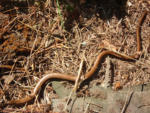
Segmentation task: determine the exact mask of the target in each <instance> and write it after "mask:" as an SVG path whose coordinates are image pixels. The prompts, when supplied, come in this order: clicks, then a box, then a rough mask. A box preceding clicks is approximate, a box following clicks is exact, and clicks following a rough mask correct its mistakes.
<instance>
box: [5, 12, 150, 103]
mask: <svg viewBox="0 0 150 113" xmlns="http://www.w3.org/2000/svg"><path fill="white" fill-rule="evenodd" d="M146 14H147V11H145V12H144V13H143V15H142V16H141V18H140V19H139V22H138V26H137V30H136V38H137V53H136V54H135V55H132V56H128V55H122V54H120V53H117V52H114V51H109V50H106V51H103V52H101V53H100V54H99V55H98V56H97V58H96V61H95V63H94V65H93V67H92V68H91V69H90V71H89V72H87V73H86V74H85V76H84V77H85V78H84V80H83V81H85V80H87V79H89V78H91V77H92V76H93V75H94V73H95V71H96V70H97V68H98V65H99V64H100V63H101V61H102V59H103V58H104V57H105V56H106V55H112V56H115V57H117V58H121V59H124V60H134V59H136V58H138V57H137V55H138V56H139V52H140V51H141V41H140V26H141V24H142V21H143V19H144V17H145V16H146ZM51 79H60V80H66V81H72V82H75V81H76V76H73V75H67V74H61V73H50V74H46V75H44V77H43V78H41V79H40V81H39V82H38V83H37V85H36V86H35V88H34V90H33V91H32V93H31V94H30V95H29V96H27V97H25V98H22V99H19V100H11V101H8V102H6V103H5V105H20V104H24V103H27V102H29V101H31V100H32V99H34V98H35V96H36V95H37V94H38V92H39V91H40V89H41V86H43V84H45V82H46V81H48V80H51Z"/></svg>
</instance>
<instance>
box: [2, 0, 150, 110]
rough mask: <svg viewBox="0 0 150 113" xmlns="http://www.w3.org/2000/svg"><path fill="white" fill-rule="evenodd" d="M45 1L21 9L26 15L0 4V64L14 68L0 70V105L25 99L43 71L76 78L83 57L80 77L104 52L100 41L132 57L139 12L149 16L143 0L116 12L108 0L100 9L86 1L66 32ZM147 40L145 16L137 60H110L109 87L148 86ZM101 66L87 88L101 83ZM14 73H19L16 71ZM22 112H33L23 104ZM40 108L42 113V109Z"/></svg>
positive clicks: (149, 30)
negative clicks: (41, 4)
mask: <svg viewBox="0 0 150 113" xmlns="http://www.w3.org/2000/svg"><path fill="white" fill-rule="evenodd" d="M50 2H51V1H50V0H47V1H46V2H45V3H44V5H45V7H44V8H39V7H37V6H29V7H25V8H24V9H26V11H25V13H24V12H22V11H21V10H22V9H21V10H19V9H18V8H16V7H14V8H13V9H9V10H8V9H7V10H6V9H5V7H4V6H3V5H0V32H1V33H0V54H1V57H0V65H10V66H15V67H14V68H13V69H9V68H7V67H5V68H2V67H1V66H0V75H1V78H0V81H1V82H0V86H1V87H0V101H1V102H2V101H6V100H10V99H18V98H22V97H24V96H25V95H28V94H29V93H30V90H32V89H33V87H34V86H35V85H36V83H37V81H38V80H39V79H40V78H41V77H42V76H43V74H44V73H48V72H59V73H68V74H72V75H77V73H78V69H79V66H80V62H81V60H82V58H83V54H84V55H85V62H86V68H85V70H83V72H82V74H83V75H84V74H85V73H86V72H87V71H88V70H89V69H90V68H91V67H92V65H93V63H94V61H95V58H96V56H97V55H98V54H99V53H100V52H101V51H102V50H103V48H102V47H104V48H108V47H105V46H106V45H105V44H103V43H102V42H103V41H105V42H108V41H109V42H108V43H109V44H110V45H112V46H113V47H115V48H116V50H117V51H118V52H120V53H125V54H129V55H130V54H131V55H132V54H133V53H134V52H135V51H136V27H137V24H138V20H139V18H140V16H141V15H142V13H143V12H144V10H148V12H150V9H149V7H148V3H147V2H146V0H145V1H144V0H140V1H139V0H128V1H127V2H126V7H124V5H125V3H124V4H122V5H121V6H120V7H121V8H120V7H117V6H116V2H114V1H113V0H110V3H109V2H108V3H105V2H104V5H102V4H99V5H96V4H97V3H95V2H90V3H88V4H84V5H83V6H82V7H81V12H80V15H81V17H80V20H79V21H75V20H74V21H73V22H72V26H71V27H69V30H65V29H63V27H64V26H61V24H62V17H60V15H59V14H58V13H57V11H58V7H52V5H51V3H50ZM112 2H113V4H111V3H112ZM102 3H103V2H102ZM113 5H114V6H113ZM106 9H107V10H106ZM117 11H118V12H117ZM6 12H7V13H6ZM87 12H88V13H87ZM125 12H126V13H125ZM63 14H65V11H64V10H62V15H63ZM66 18H69V17H66ZM66 18H64V22H65V20H66ZM66 29H67V28H66ZM149 36H150V14H149V13H148V15H147V16H146V19H145V21H144V23H143V25H142V27H141V37H142V55H141V57H140V59H139V60H137V62H136V63H132V62H127V61H122V60H118V59H117V58H112V57H111V61H112V63H113V66H114V67H113V69H114V78H113V86H112V87H115V84H116V83H117V82H118V81H119V82H120V83H121V85H122V86H123V87H130V86H133V85H138V84H145V83H148V82H149V80H150V71H149V70H150V68H149V67H150V39H149ZM104 61H105V60H104ZM105 68H106V63H105V62H103V63H102V66H101V69H100V71H99V73H98V75H97V76H95V77H94V78H93V80H91V81H90V83H89V85H90V86H92V85H93V84H97V83H102V82H103V80H104V75H105V71H106V70H105ZM17 69H18V70H17ZM19 69H23V70H24V71H22V72H21V73H18V71H19ZM4 76H7V77H9V76H13V78H14V79H12V80H11V81H9V82H8V79H7V77H4ZM48 91H51V90H47V92H48ZM35 104H36V102H35ZM48 104H50V103H48ZM33 108H34V107H33ZM37 109H39V108H37ZM37 109H34V110H35V112H36V110H37ZM9 110H12V111H14V109H13V108H12V107H11V106H10V107H9V108H7V107H6V108H5V109H4V112H5V111H6V112H8V111H9ZM19 110H20V109H19ZM25 110H27V111H28V110H30V112H31V111H32V110H31V109H29V108H28V106H24V107H22V109H21V111H24V112H25ZM34 110H33V111H34ZM40 110H41V112H44V110H43V109H42V108H41V109H40ZM15 111H17V109H15ZM21 111H20V112H21Z"/></svg>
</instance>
